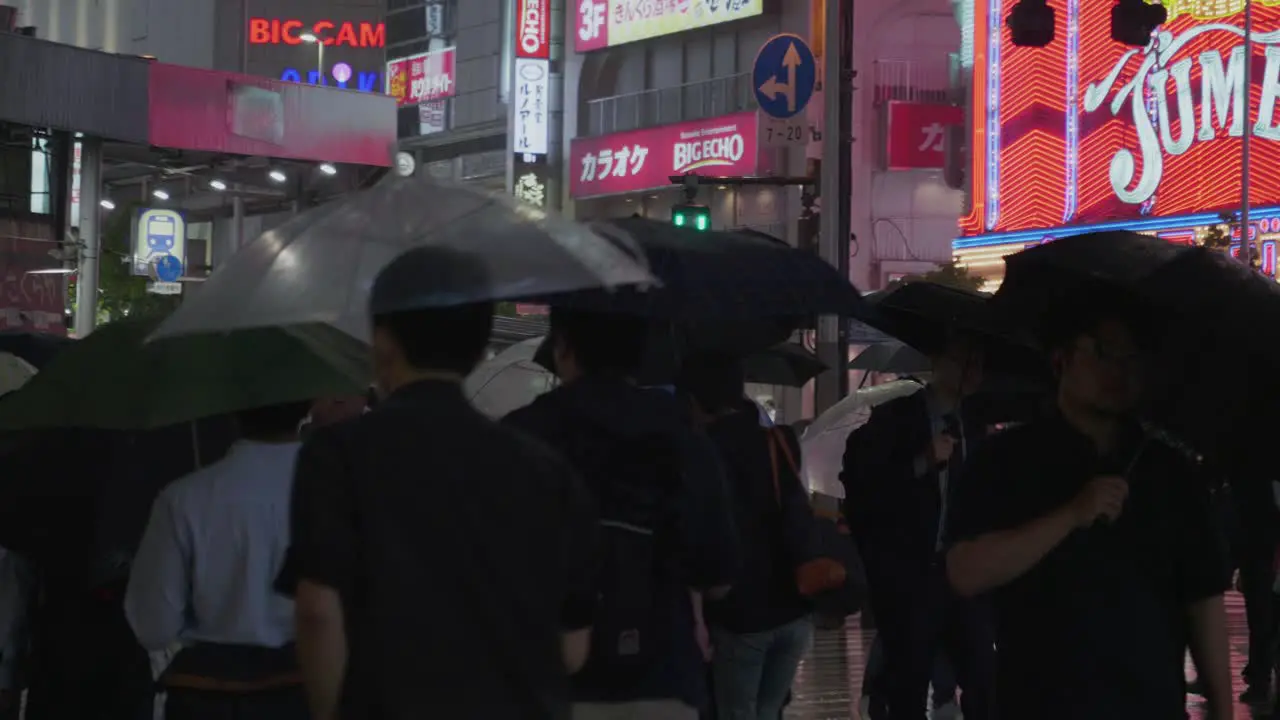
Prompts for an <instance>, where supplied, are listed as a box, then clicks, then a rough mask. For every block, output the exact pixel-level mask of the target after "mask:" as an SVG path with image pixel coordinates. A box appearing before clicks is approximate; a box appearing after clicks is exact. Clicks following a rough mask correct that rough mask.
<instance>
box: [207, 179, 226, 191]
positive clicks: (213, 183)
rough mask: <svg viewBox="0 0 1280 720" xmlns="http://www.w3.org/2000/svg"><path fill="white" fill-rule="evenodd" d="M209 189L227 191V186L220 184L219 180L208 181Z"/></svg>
mask: <svg viewBox="0 0 1280 720" xmlns="http://www.w3.org/2000/svg"><path fill="white" fill-rule="evenodd" d="M209 187H211V188H213V189H214V190H218V191H222V190H226V189H227V184H226V183H224V182H222V181H221V180H210V181H209Z"/></svg>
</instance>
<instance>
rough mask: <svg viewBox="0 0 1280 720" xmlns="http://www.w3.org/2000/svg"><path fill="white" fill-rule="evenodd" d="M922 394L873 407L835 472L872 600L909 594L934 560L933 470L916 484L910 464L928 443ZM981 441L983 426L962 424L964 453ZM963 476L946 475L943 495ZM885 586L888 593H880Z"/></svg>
mask: <svg viewBox="0 0 1280 720" xmlns="http://www.w3.org/2000/svg"><path fill="white" fill-rule="evenodd" d="M925 392H927V390H922V391H920V392H917V393H914V394H912V395H908V396H906V397H902V398H897V399H895V400H892V401H890V402H887V403H885V404H883V405H881V406H879V407H877V408H875V410H873V411H872V413H871V419H870V420H869V421H867V423H866V424H865V425H863V426H862V427H860V428H858V429H857V430H855V431H854V432H853V433H852V434H851V435H850V436H849V440H848V443H847V445H846V446H845V454H844V466H843V469H842V471H841V473H840V480H841V482H842V483H843V484H844V487H845V516H846V517H847V518H848V519H849V522H850V528H851V530H852V531H853V535H854V537H855V538H856V539H857V541H858V546H859V549H860V550H861V552H862V557H863V561H864V562H865V563H866V566H867V576H868V580H869V581H870V583H871V591H872V593H876V594H879V593H882V592H886V591H894V588H895V587H896V588H897V589H899V590H902V591H907V592H909V591H910V589H911V588H913V587H915V585H916V583H917V582H920V581H921V579H922V578H924V577H925V575H926V573H927V571H928V569H929V566H930V564H931V563H933V562H934V561H935V559H936V556H937V547H936V546H937V534H938V523H939V520H940V518H941V514H942V508H943V502H942V500H943V499H942V489H941V483H940V482H939V478H938V471H937V468H929V469H928V471H927V472H926V473H925V474H924V475H923V476H921V477H916V468H915V459H916V458H917V457H918V456H919V455H920V453H921V452H922V451H923V450H924V449H925V448H927V447H928V445H929V443H930V442H931V440H932V437H933V432H932V428H931V426H930V421H929V405H928V400H927V396H926V395H925ZM983 434H984V429H983V427H982V426H981V425H979V424H978V423H975V422H973V421H972V420H967V421H966V422H965V438H966V441H967V444H968V446H969V450H970V452H972V450H973V447H974V444H975V442H976V441H978V440H980V439H981V438H982V436H983ZM962 470H963V469H962V468H956V467H952V468H949V472H948V476H947V490H948V494H949V495H954V493H955V488H956V486H957V484H958V483H961V482H963V477H962V474H963V473H962ZM889 584H892V586H894V587H886V585H889Z"/></svg>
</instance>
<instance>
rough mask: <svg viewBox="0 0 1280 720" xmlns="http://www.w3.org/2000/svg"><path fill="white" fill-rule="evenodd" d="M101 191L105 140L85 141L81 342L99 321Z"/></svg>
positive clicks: (82, 162)
mask: <svg viewBox="0 0 1280 720" xmlns="http://www.w3.org/2000/svg"><path fill="white" fill-rule="evenodd" d="M101 190H102V140H100V139H99V138H91V137H85V138H84V139H83V140H82V141H81V146H80V262H79V265H78V266H77V268H76V337H81V338H82V337H86V336H87V335H88V334H89V333H91V332H93V328H94V325H95V324H96V323H97V320H98V257H99V254H100V253H101V250H102V241H101V238H100V237H99V234H98V233H99V226H100V223H99V222H98V219H99V218H100V217H101V213H102V208H101V207H99V206H98V201H99V195H100V194H101Z"/></svg>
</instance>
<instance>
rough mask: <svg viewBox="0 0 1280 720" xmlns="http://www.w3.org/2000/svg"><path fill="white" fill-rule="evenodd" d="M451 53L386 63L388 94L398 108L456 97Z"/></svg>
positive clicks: (446, 52) (449, 49)
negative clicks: (394, 100)
mask: <svg viewBox="0 0 1280 720" xmlns="http://www.w3.org/2000/svg"><path fill="white" fill-rule="evenodd" d="M454 55H455V53H454V49H453V48H445V49H444V50H434V51H432V52H427V53H420V54H418V55H411V56H409V57H407V58H399V59H396V60H392V61H390V62H388V63H387V94H388V95H390V96H391V97H393V98H395V99H396V105H397V106H398V107H405V106H408V105H419V104H421V103H424V102H430V101H432V100H443V99H444V98H447V97H453V96H454V94H456V93H457V87H456V85H457V83H456V79H457V76H456V75H455V74H454V67H455V65H454Z"/></svg>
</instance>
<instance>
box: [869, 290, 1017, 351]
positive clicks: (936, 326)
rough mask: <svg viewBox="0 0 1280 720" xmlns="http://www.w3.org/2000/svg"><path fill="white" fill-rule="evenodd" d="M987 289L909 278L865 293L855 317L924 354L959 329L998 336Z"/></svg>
mask: <svg viewBox="0 0 1280 720" xmlns="http://www.w3.org/2000/svg"><path fill="white" fill-rule="evenodd" d="M990 299H991V296H990V295H989V294H987V293H980V292H972V291H969V290H961V289H959V288H954V287H950V286H948V285H939V284H937V283H931V282H908V283H903V284H901V285H898V286H896V287H893V288H890V289H888V290H881V291H880V292H876V293H872V294H871V295H869V296H867V305H866V306H865V307H864V314H862V315H859V316H858V319H859V320H861V321H862V322H864V323H866V324H867V325H870V326H872V327H874V328H876V329H878V330H880V331H882V332H884V333H885V334H887V335H890V336H892V337H894V338H897V339H898V340H900V341H902V342H903V343H905V344H907V345H910V346H911V347H913V348H915V349H916V350H919V351H920V352H921V353H924V354H926V355H929V354H932V353H936V352H940V351H941V350H943V349H944V348H945V347H946V345H947V342H948V340H949V339H950V337H951V336H952V335H953V334H954V333H955V332H956V331H957V330H962V331H966V332H970V333H976V334H979V335H983V336H989V337H993V338H996V337H1001V336H1002V334H1003V330H1002V329H1001V328H1000V326H999V324H998V322H997V320H996V316H995V315H994V314H993V313H992V312H991V307H990V305H989V303H988V301H989V300H990Z"/></svg>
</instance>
